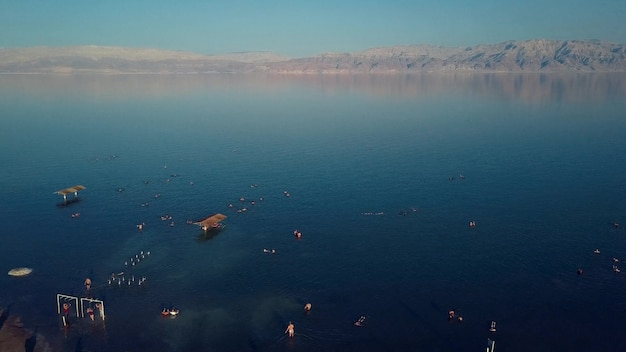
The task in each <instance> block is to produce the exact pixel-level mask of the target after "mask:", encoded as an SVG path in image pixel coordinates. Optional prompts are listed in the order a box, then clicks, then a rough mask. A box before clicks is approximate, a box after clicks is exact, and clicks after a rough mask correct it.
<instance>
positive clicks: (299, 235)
mask: <svg viewBox="0 0 626 352" xmlns="http://www.w3.org/2000/svg"><path fill="white" fill-rule="evenodd" d="M293 235H294V236H296V238H301V237H302V232H300V231H298V230H293Z"/></svg>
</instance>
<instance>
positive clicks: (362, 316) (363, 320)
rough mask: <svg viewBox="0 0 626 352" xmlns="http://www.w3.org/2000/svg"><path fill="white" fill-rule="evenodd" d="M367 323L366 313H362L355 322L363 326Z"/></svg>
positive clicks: (356, 324)
mask: <svg viewBox="0 0 626 352" xmlns="http://www.w3.org/2000/svg"><path fill="white" fill-rule="evenodd" d="M364 323H365V315H361V316H360V317H359V319H358V320H357V321H355V322H354V325H355V326H363V324H364Z"/></svg>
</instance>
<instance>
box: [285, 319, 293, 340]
mask: <svg viewBox="0 0 626 352" xmlns="http://www.w3.org/2000/svg"><path fill="white" fill-rule="evenodd" d="M294 329H295V326H294V325H293V323H292V322H289V325H287V329H285V334H287V333H288V334H289V337H293V335H295V331H294Z"/></svg>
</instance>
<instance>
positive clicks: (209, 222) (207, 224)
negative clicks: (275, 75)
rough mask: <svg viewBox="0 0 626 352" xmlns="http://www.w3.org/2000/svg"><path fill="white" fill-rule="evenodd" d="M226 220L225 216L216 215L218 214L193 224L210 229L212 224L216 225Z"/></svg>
mask: <svg viewBox="0 0 626 352" xmlns="http://www.w3.org/2000/svg"><path fill="white" fill-rule="evenodd" d="M226 218H227V216H226V215H224V214H219V213H218V214H214V215H211V216H209V217H208V218H206V219H204V220H200V221H196V222H194V225H198V226H202V227H207V228H210V227H211V226H213V225H214V224H218V223H219V222H220V221H222V220H224V219H226Z"/></svg>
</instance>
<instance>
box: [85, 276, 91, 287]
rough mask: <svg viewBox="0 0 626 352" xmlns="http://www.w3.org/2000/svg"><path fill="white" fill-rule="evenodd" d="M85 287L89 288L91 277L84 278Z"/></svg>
mask: <svg viewBox="0 0 626 352" xmlns="http://www.w3.org/2000/svg"><path fill="white" fill-rule="evenodd" d="M85 288H86V289H87V290H89V289H91V279H90V278H86V279H85Z"/></svg>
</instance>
